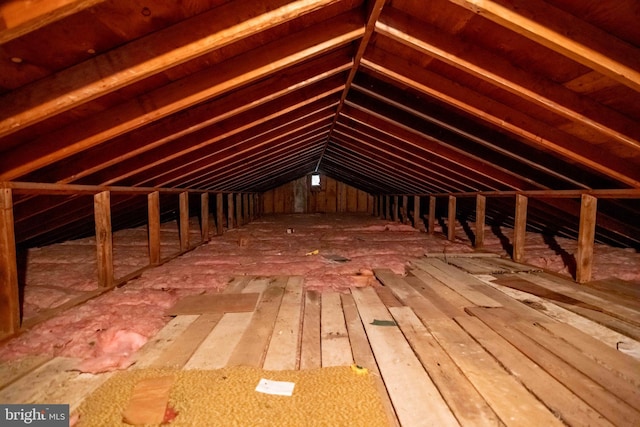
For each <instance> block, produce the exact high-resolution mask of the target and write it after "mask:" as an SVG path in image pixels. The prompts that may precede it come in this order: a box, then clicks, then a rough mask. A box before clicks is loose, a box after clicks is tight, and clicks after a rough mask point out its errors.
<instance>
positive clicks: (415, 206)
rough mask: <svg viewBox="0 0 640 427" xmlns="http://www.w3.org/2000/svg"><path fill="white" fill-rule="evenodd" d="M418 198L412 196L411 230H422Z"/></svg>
mask: <svg viewBox="0 0 640 427" xmlns="http://www.w3.org/2000/svg"><path fill="white" fill-rule="evenodd" d="M421 223H422V222H421V221H420V196H413V228H417V229H418V230H422V227H420V224H421Z"/></svg>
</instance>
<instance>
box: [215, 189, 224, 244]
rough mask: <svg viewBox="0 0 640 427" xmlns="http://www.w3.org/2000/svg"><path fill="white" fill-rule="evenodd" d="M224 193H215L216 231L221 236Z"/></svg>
mask: <svg viewBox="0 0 640 427" xmlns="http://www.w3.org/2000/svg"><path fill="white" fill-rule="evenodd" d="M223 222H224V195H223V194H222V193H218V194H216V233H217V234H218V236H222V234H223V233H224V224H223Z"/></svg>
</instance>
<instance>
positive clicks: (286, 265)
mask: <svg viewBox="0 0 640 427" xmlns="http://www.w3.org/2000/svg"><path fill="white" fill-rule="evenodd" d="M288 229H290V232H288ZM194 230H195V228H194ZM165 231H166V233H167V234H171V233H172V231H171V230H170V229H166V230H165ZM129 233H132V234H135V232H134V231H129ZM193 237H194V239H195V237H196V233H194V236H193ZM68 245H71V243H69V244H68ZM163 248H169V246H168V245H165V246H163ZM315 250H317V251H318V252H317V254H316V253H315ZM470 251H471V249H470V248H469V246H468V244H466V243H463V242H460V243H453V242H448V241H446V240H444V239H442V238H439V237H437V236H429V235H426V234H424V233H418V232H416V231H413V230H412V229H411V228H410V227H409V226H405V225H401V224H389V223H387V222H384V221H379V220H377V219H373V218H370V217H367V216H354V215H350V216H336V217H333V216H331V217H326V216H323V215H281V216H278V217H265V218H262V219H260V220H257V221H255V222H253V223H251V224H248V225H246V226H244V227H242V228H239V229H236V230H235V231H229V232H226V233H225V234H224V235H223V236H220V237H215V238H214V239H213V240H212V242H210V243H209V244H205V245H203V246H200V247H198V248H196V249H195V250H193V251H192V252H189V253H187V254H185V255H183V256H181V257H179V258H176V259H174V260H172V261H169V262H168V263H166V264H164V265H163V266H161V267H158V268H154V269H151V270H148V271H146V272H145V273H144V274H143V275H142V276H141V277H140V278H138V279H135V280H133V281H131V282H129V283H128V284H127V285H126V286H124V287H123V288H120V289H116V290H114V291H112V292H109V293H106V294H104V295H102V296H100V297H97V298H95V299H93V300H91V301H89V302H87V303H86V304H83V305H81V306H78V307H74V308H72V309H70V310H67V311H65V312H64V313H62V314H60V315H58V316H56V317H54V318H52V319H50V320H48V321H46V322H44V323H42V324H40V325H38V326H36V327H34V328H33V329H32V330H31V331H28V332H26V333H24V334H22V335H21V336H19V337H17V338H15V339H14V340H11V341H9V342H6V343H4V344H3V345H2V347H0V355H2V357H3V358H4V359H6V360H9V359H13V358H14V357H12V356H15V355H18V356H23V357H21V358H19V359H16V360H14V361H13V362H5V363H3V364H2V367H1V368H0V401H2V402H6V403H9V402H15V403H28V402H43V403H57V402H60V403H71V405H72V407H73V408H76V407H77V406H78V405H79V404H80V402H81V401H82V399H83V398H84V397H85V396H86V395H87V394H88V393H89V392H90V391H91V390H93V389H94V388H95V387H97V386H99V384H101V383H102V382H103V381H105V380H106V379H107V378H108V377H109V376H110V375H111V373H102V374H90V373H82V374H81V373H79V372H78V371H77V369H82V370H85V371H89V372H91V371H100V370H104V369H113V368H115V367H120V368H125V367H127V366H129V365H130V364H131V363H132V362H135V364H133V366H131V367H129V369H137V368H140V367H145V366H186V368H189V367H192V368H206V369H212V368H215V367H220V366H226V365H234V364H249V365H253V366H258V367H263V368H265V369H300V368H307V367H314V366H330V365H336V364H347V365H348V364H351V363H354V362H355V363H357V364H359V365H362V366H365V367H367V368H368V369H370V370H371V371H373V372H379V375H380V378H381V382H380V386H381V387H384V390H385V391H386V392H387V393H388V396H389V397H390V402H391V403H390V404H389V405H388V408H394V409H395V413H396V414H397V419H398V420H399V422H400V424H401V425H411V426H413V425H420V423H424V422H427V424H429V425H455V422H456V421H455V420H453V418H455V419H456V420H457V422H459V423H460V424H462V425H474V426H475V425H483V424H491V425H499V424H500V423H503V424H505V425H519V426H521V425H540V423H541V422H540V420H547V421H548V424H552V423H554V422H557V421H558V418H556V417H560V418H561V419H562V420H563V421H564V422H565V423H567V424H569V425H611V424H613V425H629V423H631V424H632V425H633V424H634V423H635V421H638V420H640V413H639V412H638V411H637V409H635V408H638V407H640V405H639V403H640V399H639V396H640V376H639V372H640V369H639V368H640V364H639V362H638V361H637V360H636V359H635V358H634V357H636V358H640V344H638V341H637V340H638V339H640V304H638V302H637V301H638V293H637V288H634V287H629V286H626V284H625V283H623V282H620V281H615V280H609V281H600V282H598V283H597V284H596V285H594V286H592V287H585V286H582V287H580V286H578V285H575V284H573V283H572V282H570V281H568V280H563V279H562V278H560V277H558V276H557V275H551V274H548V273H543V272H538V271H533V270H536V269H532V268H531V266H514V265H513V264H511V263H508V262H506V263H505V262H504V261H500V260H499V258H497V257H487V256H486V254H476V256H475V257H473V258H468V256H469V252H470ZM138 252H139V253H141V254H144V252H145V250H144V248H143V249H142V250H140V248H138V250H137V251H136V253H138ZM167 252H169V250H167ZM425 253H430V254H432V255H435V256H434V257H424V256H423V255H424V254H425ZM307 254H309V255H307ZM445 254H446V256H445ZM134 258H135V257H133V256H131V257H123V258H120V259H121V260H124V261H128V262H130V263H131V261H132V260H133V259H134ZM70 264H71V265H73V263H70ZM121 265H122V264H121ZM407 272H408V274H405V273H407ZM374 273H375V276H374ZM376 278H377V279H376ZM381 283H382V285H381ZM522 290H526V291H528V292H527V293H524V292H522ZM203 292H204V293H207V294H218V293H219V292H225V293H238V292H245V293H247V292H248V293H255V292H258V293H260V295H261V299H260V300H259V302H258V306H257V307H256V309H255V310H254V311H253V312H249V313H226V314H224V315H219V316H217V315H214V316H213V318H211V316H210V315H209V318H207V317H206V316H207V315H202V316H200V317H198V316H197V315H178V316H176V317H174V318H171V317H168V316H167V315H166V313H167V310H169V309H170V307H171V306H173V304H174V303H175V302H176V301H178V300H179V299H180V298H181V297H184V296H188V295H198V294H202V293H203ZM203 316H204V317H203ZM590 319H591V320H590ZM375 320H378V321H391V320H393V321H394V322H395V325H391V326H388V325H385V324H384V323H387V322H382V323H383V325H377V324H373V323H381V322H374V321H375ZM594 321H595V322H594ZM167 322H168V323H167ZM596 322H598V323H596ZM603 325H606V327H605V326H603ZM70 331H74V332H73V333H70ZM616 331H617V332H616ZM230 336H231V337H232V339H229V338H228V337H230ZM630 336H631V337H635V339H633V338H630ZM147 337H154V338H152V339H149V340H147ZM220 337H223V338H222V339H220ZM224 337H227V338H224ZM140 347H141V348H140ZM138 348H140V349H139V350H138V351H137V352H135V351H136V350H137V349H138ZM212 348H213V349H215V350H214V351H212V350H211V349H212ZM625 353H627V354H625ZM132 354H133V355H132ZM24 356H26V357H24ZM79 359H80V360H79ZM383 394H384V393H383ZM389 413H390V414H393V413H394V411H393V410H392V409H389ZM452 414H453V418H452V416H451V415H452ZM552 414H555V417H554V415H552ZM394 417H395V415H394V416H393V417H391V422H390V423H391V424H392V425H393V423H395V421H394V420H395V418H394ZM431 417H436V418H431ZM498 420H499V421H498ZM545 423H547V422H545Z"/></svg>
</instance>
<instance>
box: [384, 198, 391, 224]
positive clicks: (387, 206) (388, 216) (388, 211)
mask: <svg viewBox="0 0 640 427" xmlns="http://www.w3.org/2000/svg"><path fill="white" fill-rule="evenodd" d="M385 202H386V203H385V213H384V219H386V220H387V221H389V220H390V219H391V196H386V197H385Z"/></svg>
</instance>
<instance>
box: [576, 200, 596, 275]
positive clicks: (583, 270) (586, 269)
mask: <svg viewBox="0 0 640 427" xmlns="http://www.w3.org/2000/svg"><path fill="white" fill-rule="evenodd" d="M597 212H598V199H596V198H595V197H593V196H591V195H589V194H583V195H582V201H581V207H580V227H579V229H578V253H577V254H576V281H577V282H578V283H586V282H589V281H590V280H591V269H592V267H593V244H594V240H595V237H596V217H597Z"/></svg>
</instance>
